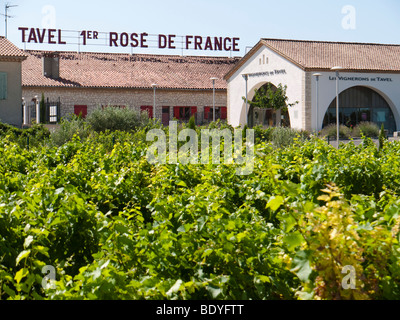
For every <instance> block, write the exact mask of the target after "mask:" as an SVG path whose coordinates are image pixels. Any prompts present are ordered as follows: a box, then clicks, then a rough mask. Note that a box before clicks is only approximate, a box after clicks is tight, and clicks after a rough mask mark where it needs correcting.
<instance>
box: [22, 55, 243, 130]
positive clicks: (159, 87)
mask: <svg viewBox="0 0 400 320" xmlns="http://www.w3.org/2000/svg"><path fill="white" fill-rule="evenodd" d="M25 54H26V55H27V59H26V60H25V61H24V62H23V63H22V88H23V96H24V98H25V99H26V100H27V101H30V100H31V99H32V98H33V97H35V96H37V97H38V99H41V97H42V94H44V97H45V101H46V103H47V101H49V107H50V108H52V106H58V108H55V107H54V109H53V110H50V113H52V114H48V115H47V116H48V120H49V119H50V118H53V119H57V118H60V117H65V116H67V115H69V114H75V115H79V114H81V115H82V116H84V117H85V116H86V115H87V114H88V113H90V112H91V111H93V110H94V109H96V108H104V107H107V106H112V107H119V108H134V109H137V110H142V111H147V112H148V113H149V116H150V117H153V110H154V109H153V106H154V102H155V106H156V108H155V110H156V118H157V119H160V120H162V122H163V123H164V124H166V125H168V123H169V121H170V120H172V119H174V118H175V119H177V120H180V121H188V120H189V119H190V117H191V116H192V115H194V116H195V118H196V122H197V123H198V124H203V123H207V122H210V121H212V120H213V112H212V109H213V105H214V104H215V107H216V109H215V110H216V112H215V119H222V120H226V118H227V99H226V96H227V88H226V81H225V80H224V79H223V77H224V76H225V74H226V73H227V72H228V71H229V70H230V69H232V67H233V66H234V65H235V64H236V63H237V62H238V61H239V58H226V57H195V56H172V55H148V54H112V53H77V52H45V51H29V50H27V51H25ZM213 78H215V80H212V79H213ZM57 112H58V113H59V114H58V117H55V116H54V115H55V114H56V113H57Z"/></svg>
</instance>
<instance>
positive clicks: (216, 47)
mask: <svg viewBox="0 0 400 320" xmlns="http://www.w3.org/2000/svg"><path fill="white" fill-rule="evenodd" d="M214 50H218V51H222V37H219V38H217V37H215V38H214Z"/></svg>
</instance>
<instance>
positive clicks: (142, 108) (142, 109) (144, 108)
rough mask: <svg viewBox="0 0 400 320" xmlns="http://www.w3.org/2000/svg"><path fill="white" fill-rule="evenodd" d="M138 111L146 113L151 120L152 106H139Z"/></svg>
mask: <svg viewBox="0 0 400 320" xmlns="http://www.w3.org/2000/svg"><path fill="white" fill-rule="evenodd" d="M140 111H141V112H144V111H145V112H147V114H148V115H149V118H150V119H153V106H141V107H140Z"/></svg>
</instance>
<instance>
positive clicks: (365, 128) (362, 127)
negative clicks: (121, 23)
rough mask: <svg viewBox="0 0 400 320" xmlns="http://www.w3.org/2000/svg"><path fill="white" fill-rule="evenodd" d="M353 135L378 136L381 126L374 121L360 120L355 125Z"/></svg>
mask: <svg viewBox="0 0 400 320" xmlns="http://www.w3.org/2000/svg"><path fill="white" fill-rule="evenodd" d="M352 136H353V137H361V136H365V137H370V138H376V137H378V136H379V127H378V126H377V125H376V124H375V123H373V122H360V123H359V124H358V125H357V126H356V127H354V129H353V132H352Z"/></svg>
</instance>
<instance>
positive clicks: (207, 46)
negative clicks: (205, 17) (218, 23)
mask: <svg viewBox="0 0 400 320" xmlns="http://www.w3.org/2000/svg"><path fill="white" fill-rule="evenodd" d="M204 50H213V45H212V42H211V38H210V37H207V40H206V45H205V47H204Z"/></svg>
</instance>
